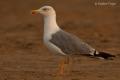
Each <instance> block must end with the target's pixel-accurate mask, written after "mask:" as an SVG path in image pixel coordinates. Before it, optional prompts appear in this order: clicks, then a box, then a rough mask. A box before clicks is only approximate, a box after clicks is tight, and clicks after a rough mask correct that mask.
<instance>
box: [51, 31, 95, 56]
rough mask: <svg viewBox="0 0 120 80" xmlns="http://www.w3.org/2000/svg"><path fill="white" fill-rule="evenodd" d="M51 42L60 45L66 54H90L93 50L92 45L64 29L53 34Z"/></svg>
mask: <svg viewBox="0 0 120 80" xmlns="http://www.w3.org/2000/svg"><path fill="white" fill-rule="evenodd" d="M50 42H52V43H53V44H54V45H56V46H57V47H59V48H60V49H61V50H62V51H63V52H64V53H65V54H89V53H91V51H93V48H92V47H91V46H89V45H88V44H86V43H84V42H83V41H82V40H80V39H79V38H77V37H76V36H74V35H71V34H69V33H67V32H64V31H62V30H60V31H58V32H57V33H55V34H53V35H52V39H51V40H50Z"/></svg>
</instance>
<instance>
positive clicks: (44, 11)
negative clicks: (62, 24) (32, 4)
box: [32, 6, 55, 16]
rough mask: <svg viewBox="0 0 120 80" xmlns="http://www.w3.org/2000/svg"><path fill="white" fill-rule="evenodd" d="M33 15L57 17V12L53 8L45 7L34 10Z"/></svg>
mask: <svg viewBox="0 0 120 80" xmlns="http://www.w3.org/2000/svg"><path fill="white" fill-rule="evenodd" d="M32 14H33V15H35V14H42V15H43V16H50V15H55V10H54V8H53V7H51V6H43V7H41V8H39V9H37V10H32Z"/></svg>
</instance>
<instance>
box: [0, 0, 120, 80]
mask: <svg viewBox="0 0 120 80" xmlns="http://www.w3.org/2000/svg"><path fill="white" fill-rule="evenodd" d="M113 1H114V2H116V3H119V2H118V1H117V0H113ZM95 2H97V0H93V1H91V0H51V1H50V0H49V1H42V0H1V1H0V80H118V79H120V5H119V4H117V5H114V6H111V5H107V6H100V5H99V6H95V5H94V3H95ZM45 4H49V5H52V6H53V7H55V9H56V11H57V15H58V16H57V21H58V24H59V25H61V28H62V29H64V30H66V31H68V32H70V33H73V34H75V35H77V36H78V37H80V38H81V39H83V40H84V41H86V42H87V43H89V44H90V45H92V46H93V47H95V48H96V49H98V50H101V51H106V52H110V53H111V54H114V55H117V57H116V58H115V59H114V60H99V59H93V58H87V57H82V56H76V57H74V58H73V59H72V60H71V63H70V65H66V70H65V74H64V75H63V76H56V73H57V72H58V63H59V61H60V60H61V59H62V58H63V56H60V55H56V54H52V53H51V52H49V50H48V49H47V48H46V47H45V46H44V44H43V42H42V37H43V20H42V17H41V16H40V15H36V16H32V15H31V14H30V11H31V10H32V9H37V8H39V7H41V6H42V5H45Z"/></svg>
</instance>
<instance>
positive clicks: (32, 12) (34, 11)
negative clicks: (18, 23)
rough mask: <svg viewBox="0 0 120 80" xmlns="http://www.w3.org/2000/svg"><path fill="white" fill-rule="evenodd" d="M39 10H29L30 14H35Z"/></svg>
mask: <svg viewBox="0 0 120 80" xmlns="http://www.w3.org/2000/svg"><path fill="white" fill-rule="evenodd" d="M39 12H40V11H39V10H32V11H31V14H32V15H35V14H38V13H39Z"/></svg>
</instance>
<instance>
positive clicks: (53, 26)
mask: <svg viewBox="0 0 120 80" xmlns="http://www.w3.org/2000/svg"><path fill="white" fill-rule="evenodd" d="M32 14H33V15H35V14H41V15H43V18H44V33H43V41H44V44H45V45H46V47H47V48H48V49H49V50H50V51H52V52H53V53H56V54H61V55H63V56H71V57H72V56H73V55H76V54H78V55H81V56H84V55H89V56H93V57H96V58H100V59H110V58H112V57H115V55H112V54H109V53H106V52H99V51H98V50H96V49H95V48H93V47H91V46H90V45H89V44H87V43H85V42H84V41H82V40H81V39H80V38H78V37H77V36H75V35H73V34H70V33H68V32H66V31H64V30H62V29H61V28H60V27H59V26H58V24H57V22H56V12H55V9H54V8H53V7H51V6H43V7H41V8H39V9H37V10H32ZM64 63H65V61H62V62H61V66H60V74H63V72H64Z"/></svg>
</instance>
